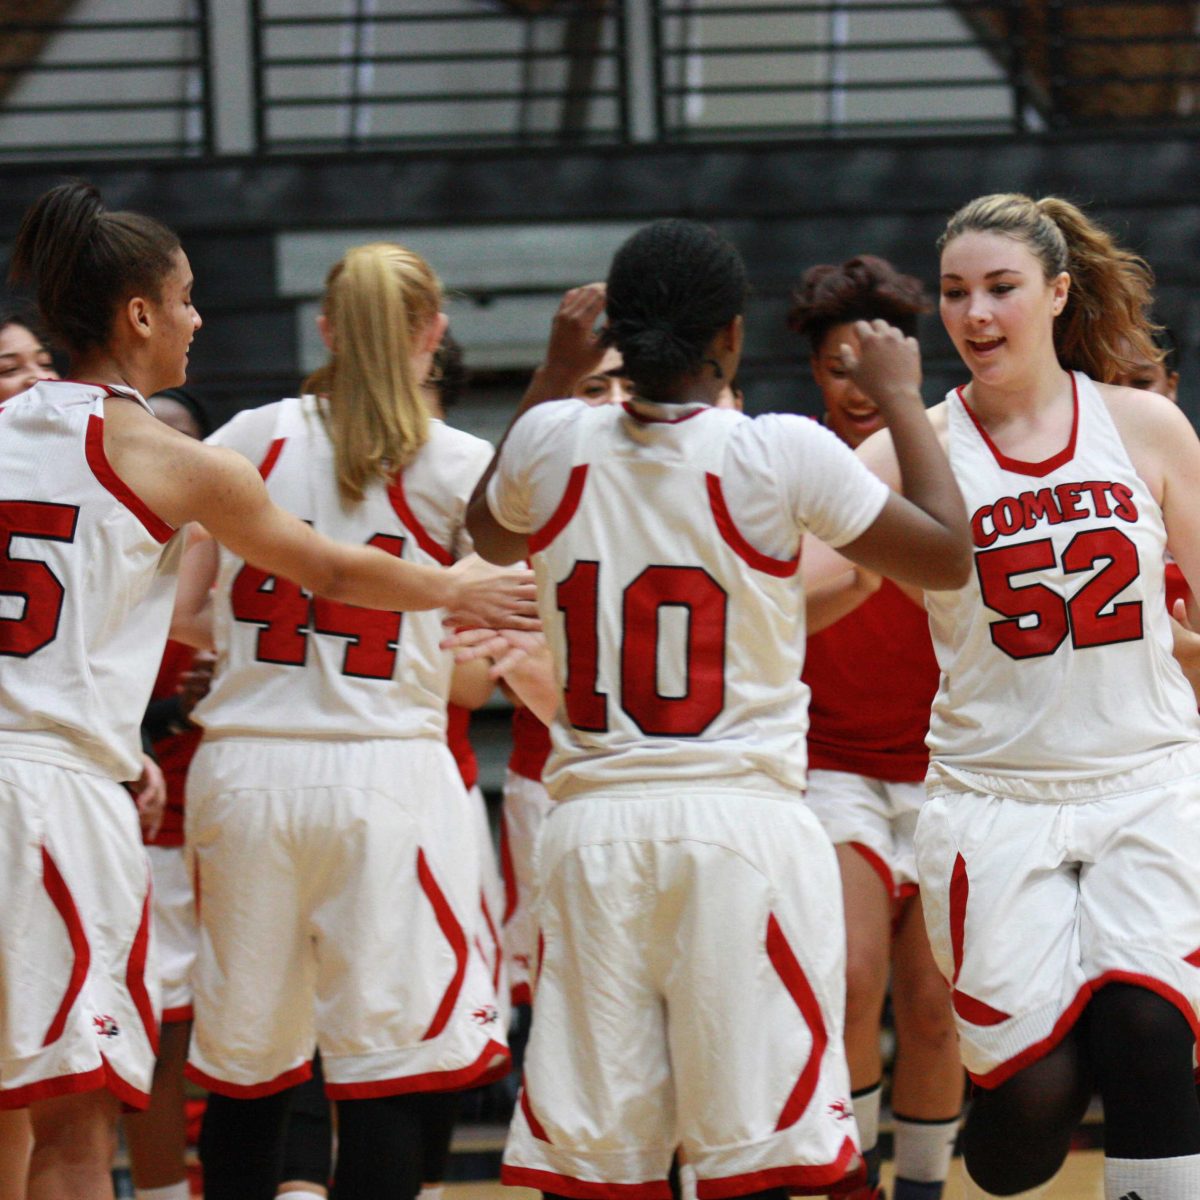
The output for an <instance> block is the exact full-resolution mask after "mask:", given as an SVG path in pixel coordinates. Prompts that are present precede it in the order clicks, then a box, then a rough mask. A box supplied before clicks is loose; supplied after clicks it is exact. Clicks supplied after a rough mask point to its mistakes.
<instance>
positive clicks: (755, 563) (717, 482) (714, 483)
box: [704, 472, 800, 579]
mask: <svg viewBox="0 0 1200 1200" xmlns="http://www.w3.org/2000/svg"><path fill="white" fill-rule="evenodd" d="M704 478H705V481H706V482H707V484H708V503H709V506H710V507H711V508H712V515H713V520H714V521H716V523H717V529H718V531H719V532H720V534H721V537H723V538H724V539H725V541H726V542H727V543H728V545H729V547H730V549H731V550H733V552H734V553H735V554H736V555H737V556H738V557H739V558H741V559H743V560H744V561H745V562H747V563H749V564H750V566H752V567H753V568H754V569H755V570H756V571H762V572H763V573H764V574H767V575H774V576H775V577H776V578H777V579H789V578H790V577H791V576H793V575H795V573H796V569H797V568H798V567H799V566H800V551H799V550H797V551H796V556H795V557H794V558H789V559H782V558H772V557H771V556H770V555H769V554H763V553H762V552H761V551H759V550H755V548H754V547H753V546H752V545H750V543H749V542H748V541H746V539H745V538H744V537H742V534H741V531H740V530H739V529H738V527H737V526H736V525H735V524H734V523H733V517H731V516H730V515H729V508H728V506H727V505H726V503H725V493H724V491H723V490H722V488H721V477H720V476H719V475H714V474H712V472H707V473H706V474H705V477H704Z"/></svg>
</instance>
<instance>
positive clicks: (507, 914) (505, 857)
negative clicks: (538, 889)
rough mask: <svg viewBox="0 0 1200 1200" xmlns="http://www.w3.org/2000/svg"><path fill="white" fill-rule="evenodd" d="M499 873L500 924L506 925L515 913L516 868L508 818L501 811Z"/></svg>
mask: <svg viewBox="0 0 1200 1200" xmlns="http://www.w3.org/2000/svg"><path fill="white" fill-rule="evenodd" d="M500 872H501V874H502V875H503V876H504V916H503V917H502V918H501V920H500V923H501V925H507V924H508V923H509V921H511V920H512V915H513V913H515V912H516V911H517V868H516V864H515V863H514V862H513V856H512V843H511V842H510V841H509V832H508V817H507V816H506V815H505V813H504V810H503V809H501V811H500Z"/></svg>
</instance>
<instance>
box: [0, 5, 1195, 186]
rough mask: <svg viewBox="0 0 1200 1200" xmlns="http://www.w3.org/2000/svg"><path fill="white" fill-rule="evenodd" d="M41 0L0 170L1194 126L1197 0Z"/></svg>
mask: <svg viewBox="0 0 1200 1200" xmlns="http://www.w3.org/2000/svg"><path fill="white" fill-rule="evenodd" d="M40 3H42V5H43V8H44V9H45V12H46V16H45V18H44V19H41V20H32V19H30V20H25V21H22V22H14V21H4V20H0V162H3V161H6V160H14V159H21V158H25V159H30V158H46V157H51V156H54V157H58V158H66V157H72V156H82V155H92V156H96V155H107V156H162V157H169V156H180V155H202V154H210V153H215V152H238V153H241V152H251V153H254V152H260V153H278V152H286V151H318V152H319V151H353V150H356V149H366V148H379V147H393V146H413V145H415V146H420V145H431V146H453V145H471V146H476V145H477V146H495V145H509V146H513V145H515V146H521V145H572V144H574V145H590V144H606V143H607V144H611V143H621V142H632V141H644V142H655V141H672V142H678V141H699V140H704V141H714V140H716V141H722V140H725V141H728V140H731V139H739V138H763V137H767V138H771V137H797V136H805V137H812V136H834V137H837V136H844V135H850V134H857V133H871V134H889V133H894V134H909V133H928V132H945V133H953V132H963V131H974V130H982V131H994V132H1023V131H1028V130H1038V129H1053V128H1063V127H1065V128H1075V127H1088V126H1094V125H1097V124H1102V125H1104V126H1112V125H1118V124H1120V123H1122V122H1129V121H1132V122H1152V123H1154V124H1157V125H1163V124H1169V123H1175V122H1192V123H1200V36H1198V33H1197V30H1198V29H1200V23H1198V16H1200V0H548V7H547V6H545V5H535V6H532V9H536V11H532V10H531V11H525V10H524V9H522V7H521V5H520V3H518V0H140V5H139V7H140V10H141V11H142V12H143V13H144V16H143V17H142V18H141V19H136V18H128V19H122V20H107V19H105V20H101V19H87V20H84V19H82V18H77V19H70V18H63V19H52V18H53V16H54V14H55V13H59V12H61V11H63V10H64V9H67V10H69V9H70V4H69V2H68V0H40ZM31 11H36V5H31ZM217 12H219V13H220V14H221V22H222V24H221V25H220V34H221V39H222V40H221V41H219V42H216V43H215V48H214V35H215V33H216V30H217V26H216V24H215V20H216V18H215V17H214V16H213V13H217ZM239 30H240V32H239ZM231 39H232V40H231Z"/></svg>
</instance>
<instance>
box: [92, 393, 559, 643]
mask: <svg viewBox="0 0 1200 1200" xmlns="http://www.w3.org/2000/svg"><path fill="white" fill-rule="evenodd" d="M130 408H132V406H130ZM118 420H119V422H120V428H119V429H118V430H116V431H114V432H115V436H114V439H113V442H112V443H110V441H109V431H108V429H107V428H106V430H105V450H106V452H108V454H109V458H110V460H113V466H114V468H115V470H116V471H117V474H118V475H120V476H121V477H122V478H123V479H124V480H125V481H126V482H127V483H128V484H129V485H130V486H131V487H132V488H133V490H134V491H135V492H136V493H137V494H138V495H139V496H141V497H142V499H143V500H144V501H145V502H146V503H147V504H148V505H149V506H150V508H151V509H152V510H153V511H154V512H156V513H157V514H158V515H159V516H160V517H161V518H162V519H163V520H164V521H167V522H168V523H170V524H171V525H174V526H182V525H185V524H187V523H188V522H190V521H195V522H198V523H199V524H201V525H203V526H204V527H205V529H207V530H208V531H209V533H211V534H212V535H213V537H215V538H216V539H217V541H219V542H222V543H223V544H224V545H226V546H228V547H229V549H230V550H232V551H233V553H234V554H236V555H237V556H238V557H239V558H243V559H245V560H246V561H247V562H249V563H253V564H254V566H256V567H259V568H260V569H261V570H264V571H267V572H268V573H269V574H272V575H282V576H284V577H285V578H287V579H291V580H294V581H295V582H296V583H298V584H300V586H301V587H303V588H305V589H307V590H308V591H310V592H312V593H313V595H316V596H323V597H326V598H327V599H330V600H341V601H344V602H345V603H348V604H357V605H361V606H362V607H364V608H380V609H390V610H394V611H400V612H417V611H421V610H427V609H436V608H445V609H447V610H448V611H449V614H450V616H451V618H452V619H453V620H455V621H456V622H457V623H461V624H467V625H492V626H495V625H501V626H503V625H508V626H511V627H513V628H518V629H536V628H537V627H538V621H537V616H536V609H535V604H534V586H533V581H532V577H531V576H527V575H521V574H514V573H513V572H511V571H509V572H495V573H492V574H485V573H483V572H481V571H479V570H472V568H471V564H469V563H467V562H464V563H458V564H455V566H454V567H451V568H449V569H447V568H443V567H434V566H425V565H423V564H420V563H409V562H403V561H401V560H400V559H398V558H395V557H394V556H393V555H390V554H387V553H385V552H384V551H382V550H378V549H375V548H374V547H371V546H349V545H344V544H342V543H340V542H335V541H333V540H332V539H331V538H328V537H325V536H324V535H323V534H320V533H317V532H316V531H315V530H314V529H313V528H312V527H311V526H309V525H307V524H305V522H303V521H301V520H300V519H299V518H298V517H295V516H293V515H292V514H291V513H289V512H285V511H284V510H283V509H282V508H280V507H279V506H278V505H277V504H275V503H274V502H273V501H272V500H271V498H270V496H269V495H268V493H267V489H266V486H265V485H264V484H263V481H262V479H261V477H260V476H259V473H258V471H257V469H256V468H255V467H254V466H253V465H252V464H251V463H250V462H249V461H248V460H246V459H245V458H243V457H242V456H241V455H240V454H238V453H236V452H235V451H233V450H227V449H225V448H223V447H220V446H206V445H204V444H203V443H201V442H194V441H192V440H191V439H190V438H184V437H182V436H180V435H177V434H175V433H174V431H172V430H169V429H167V428H166V427H165V426H163V425H161V424H160V423H159V422H158V421H156V420H154V418H152V417H150V416H149V415H148V414H144V413H140V412H135V413H132V414H131V413H128V412H126V413H124V414H123V415H122V417H120V418H118ZM107 425H108V422H107V421H106V426H107ZM168 435H169V437H168ZM163 462H169V463H170V465H171V470H170V471H164V470H161V469H158V468H160V467H161V464H162V463H163Z"/></svg>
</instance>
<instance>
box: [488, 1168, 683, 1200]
mask: <svg viewBox="0 0 1200 1200" xmlns="http://www.w3.org/2000/svg"><path fill="white" fill-rule="evenodd" d="M500 1182H501V1183H503V1184H507V1185H508V1186H509V1187H527V1188H534V1189H535V1190H537V1191H541V1192H549V1193H551V1194H552V1195H555V1196H570V1197H571V1200H671V1185H670V1184H669V1183H668V1182H667V1181H666V1180H665V1179H652V1180H650V1181H649V1182H647V1183H598V1182H596V1181H595V1180H591V1179H574V1178H572V1177H571V1176H570V1175H558V1174H556V1173H555V1172H554V1171H539V1170H536V1169H535V1168H533V1167H512V1166H509V1165H508V1164H507V1163H502V1164H501V1166H500Z"/></svg>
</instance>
